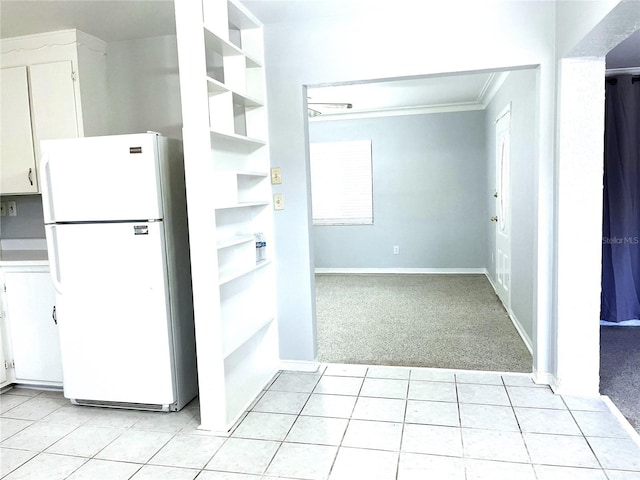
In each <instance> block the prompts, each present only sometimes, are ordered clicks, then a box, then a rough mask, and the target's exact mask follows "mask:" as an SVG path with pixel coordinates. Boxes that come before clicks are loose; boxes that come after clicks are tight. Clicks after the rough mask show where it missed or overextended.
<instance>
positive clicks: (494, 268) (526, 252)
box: [304, 66, 539, 372]
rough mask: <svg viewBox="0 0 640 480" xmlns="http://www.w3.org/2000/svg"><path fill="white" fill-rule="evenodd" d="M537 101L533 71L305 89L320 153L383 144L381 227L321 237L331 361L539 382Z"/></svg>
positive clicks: (319, 261)
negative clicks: (523, 376)
mask: <svg viewBox="0 0 640 480" xmlns="http://www.w3.org/2000/svg"><path fill="white" fill-rule="evenodd" d="M474 82H475V83H478V82H481V85H480V89H479V90H476V91H475V92H474V93H469V92H470V91H471V89H472V86H473V85H474ZM456 85H459V86H460V88H462V89H465V88H466V89H467V90H468V91H467V92H466V93H467V95H471V97H467V98H465V99H463V100H461V98H462V97H460V96H456V95H457V93H456V92H455V91H454V90H455V88H454V87H455V86H456ZM538 90H539V88H538V71H537V67H532V66H526V67H522V68H512V69H504V70H491V71H474V72H461V73H460V72H459V73H455V74H443V75H435V76H425V77H411V78H400V79H384V80H380V81H366V82H361V83H358V84H349V85H344V84H341V85H322V86H309V87H307V89H306V91H305V92H304V94H305V98H306V99H307V101H308V102H309V103H313V104H314V105H313V106H312V107H313V110H314V113H313V115H310V118H309V122H308V132H307V137H308V139H309V143H311V144H313V143H320V142H347V141H354V140H370V141H371V145H372V147H371V149H372V152H371V153H372V177H373V178H372V180H373V182H372V184H373V224H370V225H355V224H350V225H349V224H347V225H345V224H341V225H336V224H334V225H326V224H325V225H314V227H313V245H314V259H315V272H316V312H317V331H318V358H319V360H320V361H326V362H338V363H347V362H349V363H367V364H387V365H411V366H435V367H440V368H452V369H457V368H462V369H475V370H502V371H521V372H531V371H532V353H533V348H534V344H533V341H532V339H533V338H535V333H534V331H533V330H534V318H533V316H534V311H535V308H534V305H535V298H534V296H535V294H534V284H535V271H534V265H535V261H534V259H535V257H536V253H535V245H534V240H533V238H534V234H535V232H536V230H537V226H536V224H535V222H536V220H535V219H536V216H535V214H534V212H535V210H536V208H537V206H536V202H537V199H536V195H535V193H534V192H535V191H537V185H535V182H536V180H535V178H536V175H535V163H536V161H537V153H536V152H537V144H536V138H537V134H536V131H537V118H538ZM390 99H391V100H390ZM416 99H417V100H416ZM443 99H444V100H443ZM392 101H394V102H396V103H395V104H394V105H391V103H390V102H392ZM412 101H413V102H414V103H412ZM385 102H386V103H385ZM416 102H421V103H416ZM319 104H336V105H344V104H350V105H352V108H349V109H348V110H347V109H346V108H337V109H336V108H335V107H333V108H332V107H329V106H328V105H327V106H326V107H325V108H324V109H323V107H324V105H322V106H321V105H319ZM506 106H509V112H510V115H509V118H510V119H511V121H512V128H511V130H510V131H511V141H510V142H509V143H505V142H504V138H501V140H500V142H502V143H500V142H497V141H496V126H497V124H496V121H497V120H499V119H500V118H501V117H504V113H505V107H506ZM318 111H319V112H320V113H319V114H318V113H317V112H318ZM503 120H504V118H503ZM502 125H503V126H504V123H503V124H502ZM501 149H502V150H503V152H504V153H507V152H510V153H511V155H509V156H504V155H503V156H500V155H499V151H500V150H501ZM509 158H511V159H512V166H511V168H507V167H508V164H506V163H504V162H505V161H506V160H508V159H509ZM496 159H498V161H497V160H496ZM500 159H501V160H500ZM500 161H502V162H503V163H502V166H503V169H502V170H500V168H499V167H497V166H496V162H497V165H500ZM311 162H313V157H312V158H311ZM311 171H312V172H313V168H311ZM501 171H502V175H503V176H502V178H501V179H500V172H501ZM498 182H500V183H501V184H502V187H503V188H501V187H500V186H499V185H498ZM311 190H312V192H313V178H312V180H311ZM502 190H504V193H505V195H504V197H503V196H502ZM498 191H500V193H501V195H500V198H497V197H495V196H494V195H495V194H496V193H497V192H498ZM501 202H502V203H501ZM507 202H508V203H507ZM500 205H502V207H503V210H502V212H501V213H498V207H500ZM508 205H509V206H510V208H509V209H507V206H508ZM508 211H511V214H510V215H509V221H508V222H506V219H507V217H506V216H505V214H506V213H507V212H508ZM496 216H497V217H498V218H497V220H498V221H497V222H494V223H492V222H491V219H492V217H496ZM512 222H513V225H511V223H512ZM496 224H497V228H496ZM500 225H501V227H500ZM507 225H508V226H509V228H510V230H511V232H512V237H513V238H512V239H511V241H510V242H508V243H509V245H514V246H513V251H512V253H511V254H509V258H511V262H510V267H511V268H510V269H509V271H506V270H505V267H506V265H505V263H504V262H503V263H502V264H500V263H499V256H498V255H497V254H496V253H497V250H496V248H497V247H496V245H498V246H500V240H498V241H497V237H498V236H497V234H496V233H497V231H498V230H499V231H501V232H504V228H506V227H507ZM501 228H502V230H501ZM503 240H504V239H503ZM503 245H504V242H503ZM501 251H503V252H504V253H506V251H505V250H504V247H503V249H502V250H501ZM499 274H500V275H501V276H500V279H501V280H500V282H501V283H498V282H499V281H498V275H499ZM506 280H508V281H509V285H510V286H509V292H510V295H509V298H507V297H504V296H503V297H502V300H500V299H499V297H498V296H497V295H496V292H497V285H498V284H500V285H504V286H506V285H507V284H506V283H504V282H505V281H506ZM481 340H482V341H481ZM482 344H484V346H482ZM473 347H479V348H477V349H476V348H473ZM336 352H337V353H336ZM490 357H493V361H487V362H486V363H482V361H480V359H482V358H485V359H486V358H490Z"/></svg>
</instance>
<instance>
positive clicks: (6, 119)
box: [0, 67, 38, 195]
mask: <svg viewBox="0 0 640 480" xmlns="http://www.w3.org/2000/svg"><path fill="white" fill-rule="evenodd" d="M0 85H1V88H0V92H1V94H0V138H2V141H1V142H0V194H2V195H10V194H15V193H37V192H38V183H37V180H36V175H37V172H36V163H35V157H34V151H33V132H32V130H31V110H30V108H29V86H28V85H29V84H28V81H27V67H13V68H3V69H2V70H1V71H0Z"/></svg>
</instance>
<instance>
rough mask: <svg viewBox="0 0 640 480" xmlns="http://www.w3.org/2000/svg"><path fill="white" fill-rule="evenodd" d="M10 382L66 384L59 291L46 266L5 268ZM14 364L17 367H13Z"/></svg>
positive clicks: (7, 372) (7, 354) (8, 374)
mask: <svg viewBox="0 0 640 480" xmlns="http://www.w3.org/2000/svg"><path fill="white" fill-rule="evenodd" d="M2 273H3V275H2V276H3V284H4V288H3V291H4V297H3V304H4V316H3V317H4V318H3V320H4V325H3V326H4V327H5V331H4V333H7V334H8V339H7V340H8V341H6V342H5V345H6V346H7V350H9V351H5V352H4V353H5V357H8V358H9V360H8V367H9V368H8V369H7V370H5V374H6V378H5V379H4V381H5V382H7V383H20V384H30V385H47V386H61V385H62V362H61V357H60V340H59V337H58V327H57V323H56V320H55V290H54V288H53V284H52V282H51V277H50V276H49V271H48V268H46V267H23V268H19V267H10V268H3V271H2ZM11 367H13V368H11Z"/></svg>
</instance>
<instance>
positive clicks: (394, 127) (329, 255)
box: [309, 111, 488, 269]
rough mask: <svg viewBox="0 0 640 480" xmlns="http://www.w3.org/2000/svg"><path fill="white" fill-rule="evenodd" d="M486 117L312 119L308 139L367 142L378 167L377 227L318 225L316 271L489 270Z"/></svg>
mask: <svg viewBox="0 0 640 480" xmlns="http://www.w3.org/2000/svg"><path fill="white" fill-rule="evenodd" d="M320 118H322V117H320ZM483 119H484V115H483V112H482V111H471V112H459V113H437V114H428V115H404V116H392V117H378V118H367V119H353V120H340V121H320V122H317V121H314V122H310V123H309V141H310V142H332V141H348V140H366V139H370V140H371V141H372V164H373V217H374V223H373V225H354V226H344V225H342V226H316V227H314V228H313V243H314V257H315V266H316V267H320V268H366V267H378V268H444V269H447V268H469V269H473V268H484V266H485V263H484V261H485V258H484V252H485V239H486V235H485V232H486V226H487V224H488V221H487V219H488V216H487V214H486V213H487V212H486V209H485V206H484V199H485V196H486V178H485V177H486V164H485V161H484V157H485V152H484V141H485V133H484V128H485V125H484V122H483ZM394 245H398V246H399V247H400V254H399V255H394V254H393V246H394Z"/></svg>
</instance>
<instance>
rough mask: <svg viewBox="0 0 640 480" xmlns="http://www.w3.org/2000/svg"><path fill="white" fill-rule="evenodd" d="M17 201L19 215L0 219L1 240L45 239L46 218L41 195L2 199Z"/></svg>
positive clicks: (4, 198) (3, 199)
mask: <svg viewBox="0 0 640 480" xmlns="http://www.w3.org/2000/svg"><path fill="white" fill-rule="evenodd" d="M0 198H1V199H2V201H3V202H8V201H11V200H13V201H15V202H16V210H17V211H18V215H17V216H15V217H9V216H6V217H0V238H44V216H43V213H42V197H41V196H40V195H16V196H6V197H0Z"/></svg>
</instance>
